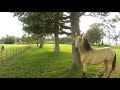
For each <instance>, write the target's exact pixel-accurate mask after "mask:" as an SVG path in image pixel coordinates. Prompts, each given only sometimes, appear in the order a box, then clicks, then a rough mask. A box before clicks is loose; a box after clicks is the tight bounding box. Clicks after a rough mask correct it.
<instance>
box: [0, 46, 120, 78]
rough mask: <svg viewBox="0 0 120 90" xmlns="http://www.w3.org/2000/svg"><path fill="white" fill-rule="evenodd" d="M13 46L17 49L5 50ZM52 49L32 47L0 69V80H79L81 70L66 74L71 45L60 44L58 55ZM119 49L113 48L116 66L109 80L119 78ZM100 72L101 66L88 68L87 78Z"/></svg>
mask: <svg viewBox="0 0 120 90" xmlns="http://www.w3.org/2000/svg"><path fill="white" fill-rule="evenodd" d="M14 46H15V47H17V45H11V46H10V45H8V46H7V45H6V48H7V47H14ZM53 48H54V45H52V44H45V45H44V48H37V47H36V45H32V46H31V48H30V49H28V50H27V51H25V52H23V53H21V55H19V58H17V59H15V60H11V61H10V62H9V63H8V65H6V66H4V67H0V78H81V76H82V73H81V72H82V71H81V70H79V71H74V72H68V69H69V68H70V66H71V64H72V51H71V45H63V44H61V45H60V51H61V52H59V53H54V52H53ZM98 48H99V47H98ZM119 49H120V48H119V47H114V50H115V51H116V53H117V66H116V70H115V71H114V72H113V73H112V76H111V78H119V77H120V55H119V54H120V50H119ZM101 70H103V66H102V65H91V66H89V67H88V76H89V78H96V77H97V75H98V74H99V72H100V71H101Z"/></svg>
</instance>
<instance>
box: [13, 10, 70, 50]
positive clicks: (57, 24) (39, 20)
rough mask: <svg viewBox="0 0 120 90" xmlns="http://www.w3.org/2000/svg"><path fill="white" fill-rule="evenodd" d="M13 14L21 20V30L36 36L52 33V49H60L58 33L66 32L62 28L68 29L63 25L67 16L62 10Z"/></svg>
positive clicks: (66, 21)
mask: <svg viewBox="0 0 120 90" xmlns="http://www.w3.org/2000/svg"><path fill="white" fill-rule="evenodd" d="M14 15H15V16H18V17H19V20H20V21H22V22H23V26H24V27H23V30H25V31H27V32H28V31H30V32H32V33H35V34H38V36H44V34H48V33H53V34H54V36H55V47H54V51H55V52H59V51H60V47H59V37H58V35H59V34H67V32H66V31H64V30H63V29H70V27H69V26H66V25H65V23H68V21H69V20H67V19H68V18H69V17H66V16H65V15H64V14H63V12H15V13H14ZM41 34H42V35H41ZM41 40H42V39H41Z"/></svg>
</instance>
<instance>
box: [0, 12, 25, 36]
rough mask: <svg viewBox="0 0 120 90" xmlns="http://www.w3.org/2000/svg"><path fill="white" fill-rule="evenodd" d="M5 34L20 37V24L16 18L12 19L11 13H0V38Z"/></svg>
mask: <svg viewBox="0 0 120 90" xmlns="http://www.w3.org/2000/svg"><path fill="white" fill-rule="evenodd" d="M6 34H7V35H13V36H16V37H21V36H22V35H23V31H22V24H21V22H20V21H19V20H18V18H17V17H13V13H10V12H0V38H1V37H3V36H5V35H6Z"/></svg>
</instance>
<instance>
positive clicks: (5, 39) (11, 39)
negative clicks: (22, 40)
mask: <svg viewBox="0 0 120 90" xmlns="http://www.w3.org/2000/svg"><path fill="white" fill-rule="evenodd" d="M1 41H2V42H3V43H5V44H14V43H15V36H9V35H6V36H4V37H2V38H1Z"/></svg>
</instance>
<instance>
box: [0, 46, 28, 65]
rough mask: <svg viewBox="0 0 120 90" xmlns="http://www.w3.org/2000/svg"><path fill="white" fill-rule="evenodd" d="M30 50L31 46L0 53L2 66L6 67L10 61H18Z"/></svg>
mask: <svg viewBox="0 0 120 90" xmlns="http://www.w3.org/2000/svg"><path fill="white" fill-rule="evenodd" d="M29 48H30V47H29V46H24V47H14V48H9V49H5V50H3V51H0V66H4V65H5V64H7V63H8V61H10V60H13V59H16V58H17V57H18V56H19V55H20V54H21V53H22V52H24V51H26V50H27V49H29Z"/></svg>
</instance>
